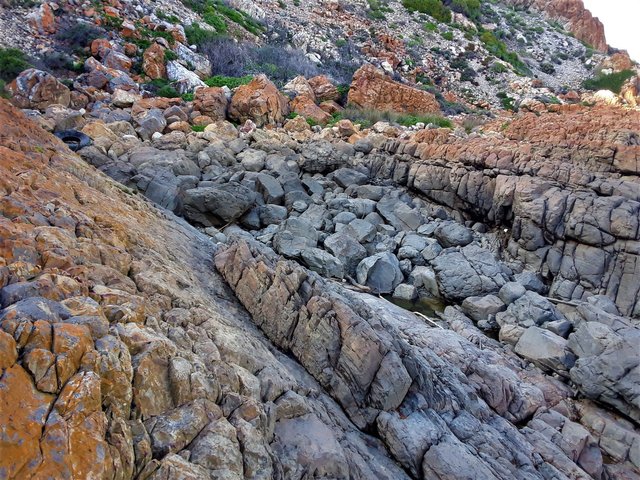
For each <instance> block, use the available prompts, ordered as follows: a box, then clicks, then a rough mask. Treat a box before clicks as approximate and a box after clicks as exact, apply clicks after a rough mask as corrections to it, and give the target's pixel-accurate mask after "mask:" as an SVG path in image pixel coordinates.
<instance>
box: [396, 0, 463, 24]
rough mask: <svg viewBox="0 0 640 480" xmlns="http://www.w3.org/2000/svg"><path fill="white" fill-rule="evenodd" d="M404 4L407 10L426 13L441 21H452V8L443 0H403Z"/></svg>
mask: <svg viewBox="0 0 640 480" xmlns="http://www.w3.org/2000/svg"><path fill="white" fill-rule="evenodd" d="M402 4H403V5H404V7H405V8H406V9H407V10H410V11H412V12H420V13H426V14H427V15H430V16H431V17H433V18H435V19H436V20H438V21H440V22H445V23H449V22H450V21H451V10H449V9H448V8H447V7H445V6H444V4H443V3H442V1H441V0H402Z"/></svg>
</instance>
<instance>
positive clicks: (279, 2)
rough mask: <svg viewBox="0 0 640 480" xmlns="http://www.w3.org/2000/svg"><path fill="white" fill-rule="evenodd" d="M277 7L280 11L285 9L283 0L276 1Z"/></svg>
mask: <svg viewBox="0 0 640 480" xmlns="http://www.w3.org/2000/svg"><path fill="white" fill-rule="evenodd" d="M278 6H279V7H280V8H282V9H285V8H287V4H286V3H285V2H284V0H278Z"/></svg>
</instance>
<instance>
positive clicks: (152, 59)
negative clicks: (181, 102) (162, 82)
mask: <svg viewBox="0 0 640 480" xmlns="http://www.w3.org/2000/svg"><path fill="white" fill-rule="evenodd" d="M164 51H165V49H164V48H163V47H162V46H161V45H160V44H158V43H154V44H153V45H151V46H150V47H149V48H147V49H146V50H145V51H144V54H143V55H142V70H143V71H144V73H145V74H146V75H147V76H148V77H149V78H151V79H158V78H167V66H166V64H165V60H164Z"/></svg>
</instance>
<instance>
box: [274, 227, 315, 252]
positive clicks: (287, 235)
mask: <svg viewBox="0 0 640 480" xmlns="http://www.w3.org/2000/svg"><path fill="white" fill-rule="evenodd" d="M317 244H318V232H316V230H315V228H313V227H312V226H311V225H310V224H309V223H308V222H306V221H304V220H301V219H299V218H295V217H294V218H290V219H288V220H287V221H285V222H284V223H282V224H281V225H280V227H279V228H278V231H277V232H276V234H275V236H274V239H273V247H274V249H275V250H276V252H278V253H279V254H281V255H284V256H285V257H289V258H295V257H299V256H300V254H301V253H302V251H303V250H307V249H310V248H315V247H316V245H317Z"/></svg>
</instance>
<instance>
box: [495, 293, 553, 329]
mask: <svg viewBox="0 0 640 480" xmlns="http://www.w3.org/2000/svg"><path fill="white" fill-rule="evenodd" d="M508 311H509V313H511V314H512V315H513V316H514V317H516V318H517V319H518V324H520V325H521V326H524V327H530V326H532V325H537V326H540V325H544V324H545V323H547V322H554V321H556V320H560V319H564V317H563V315H562V314H561V313H560V312H559V311H558V309H556V307H555V306H554V305H553V303H551V302H550V301H549V300H547V299H546V298H544V297H543V296H541V295H539V294H537V293H535V292H532V291H527V292H526V293H525V294H524V295H522V296H521V297H520V298H518V299H517V300H515V301H514V302H513V303H512V304H511V305H509V308H508Z"/></svg>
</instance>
